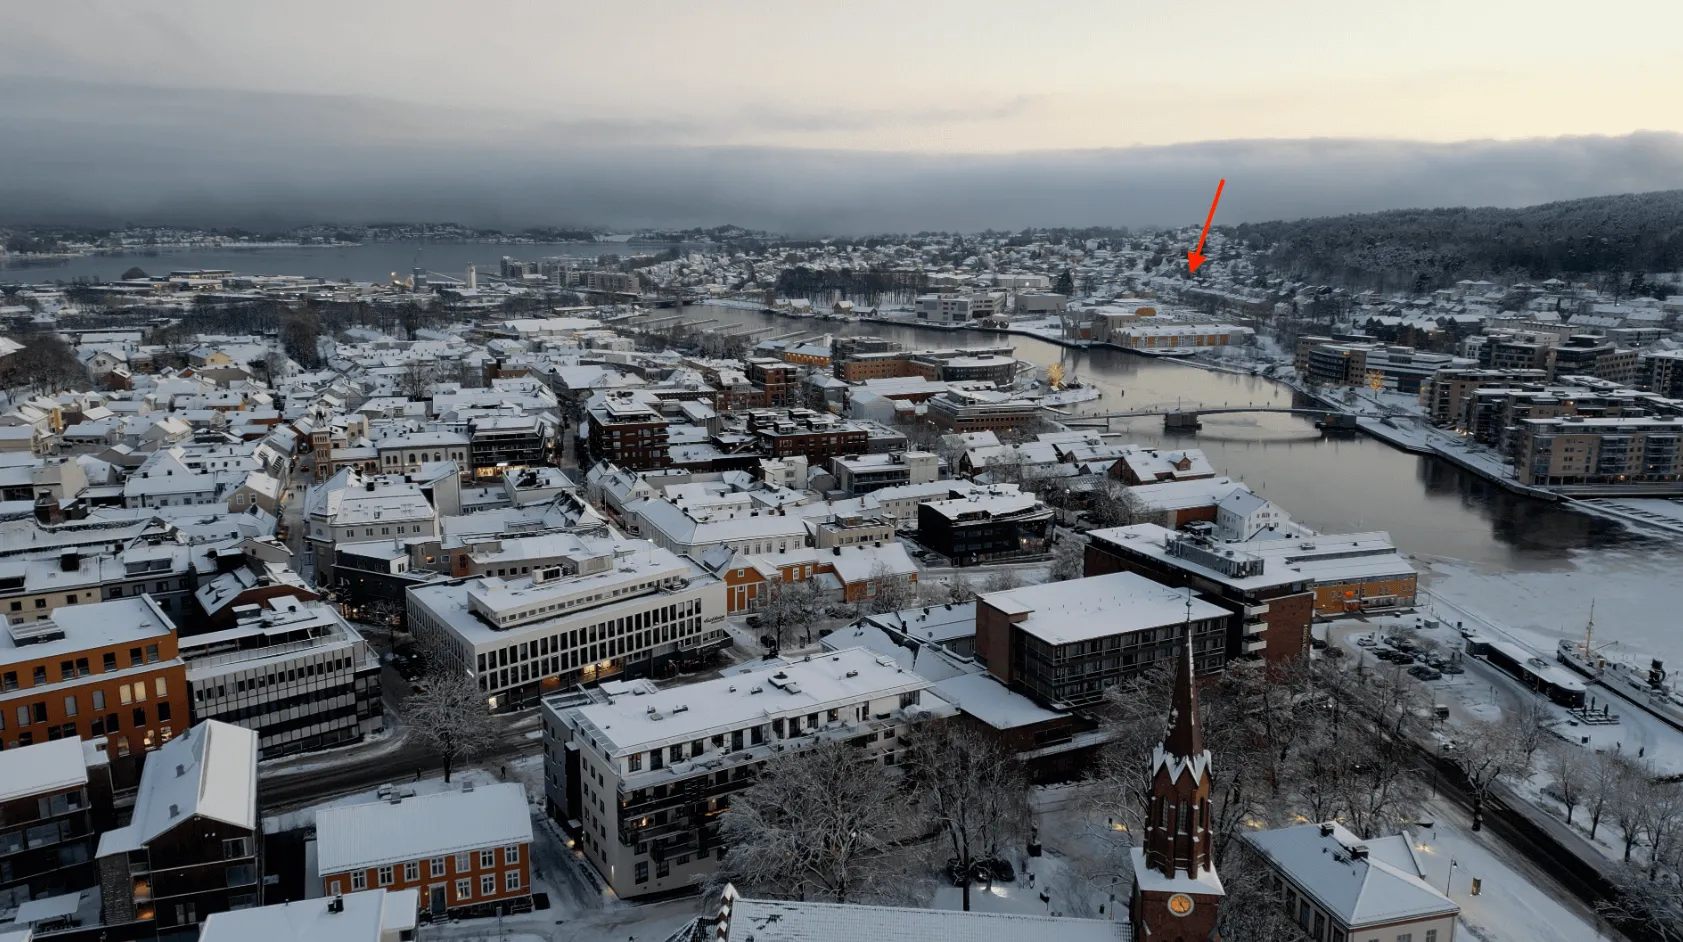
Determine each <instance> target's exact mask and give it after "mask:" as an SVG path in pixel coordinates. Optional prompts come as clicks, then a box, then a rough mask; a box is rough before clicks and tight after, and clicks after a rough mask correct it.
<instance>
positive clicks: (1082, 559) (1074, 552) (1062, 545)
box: [1052, 537, 1087, 582]
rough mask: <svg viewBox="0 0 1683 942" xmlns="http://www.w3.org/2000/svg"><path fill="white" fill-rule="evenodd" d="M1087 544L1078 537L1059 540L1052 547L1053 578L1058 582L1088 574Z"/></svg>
mask: <svg viewBox="0 0 1683 942" xmlns="http://www.w3.org/2000/svg"><path fill="white" fill-rule="evenodd" d="M1086 554H1087V544H1086V543H1085V542H1084V541H1082V540H1081V539H1078V538H1069V537H1066V538H1065V539H1062V540H1059V541H1058V545H1057V546H1054V547H1052V578H1053V579H1054V580H1056V581H1058V582H1062V581H1064V580H1066V579H1079V578H1081V577H1082V576H1083V575H1085V574H1086V568H1087V559H1086Z"/></svg>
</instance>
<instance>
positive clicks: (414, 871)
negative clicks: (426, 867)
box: [403, 860, 421, 883]
mask: <svg viewBox="0 0 1683 942" xmlns="http://www.w3.org/2000/svg"><path fill="white" fill-rule="evenodd" d="M420 878H421V864H420V861H416V860H411V861H409V862H408V863H406V864H404V865H403V879H404V880H405V881H407V882H409V883H414V882H415V881H416V880H419V879H420Z"/></svg>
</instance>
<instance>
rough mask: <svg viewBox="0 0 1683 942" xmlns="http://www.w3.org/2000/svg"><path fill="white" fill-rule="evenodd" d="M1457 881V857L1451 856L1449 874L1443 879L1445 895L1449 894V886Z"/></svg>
mask: <svg viewBox="0 0 1683 942" xmlns="http://www.w3.org/2000/svg"><path fill="white" fill-rule="evenodd" d="M1454 882H1455V858H1454V857H1451V858H1449V876H1448V877H1447V878H1446V879H1445V880H1444V881H1443V895H1445V896H1448V895H1449V887H1450V885H1451V884H1453V883H1454Z"/></svg>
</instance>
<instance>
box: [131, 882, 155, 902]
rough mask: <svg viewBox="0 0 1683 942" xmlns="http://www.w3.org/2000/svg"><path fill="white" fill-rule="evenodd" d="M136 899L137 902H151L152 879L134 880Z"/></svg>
mask: <svg viewBox="0 0 1683 942" xmlns="http://www.w3.org/2000/svg"><path fill="white" fill-rule="evenodd" d="M134 901H135V902H136V903H150V902H151V901H152V881H151V880H136V881H134Z"/></svg>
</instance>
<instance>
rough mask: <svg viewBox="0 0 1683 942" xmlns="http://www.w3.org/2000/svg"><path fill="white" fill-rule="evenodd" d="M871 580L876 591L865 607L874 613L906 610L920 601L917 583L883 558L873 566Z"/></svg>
mask: <svg viewBox="0 0 1683 942" xmlns="http://www.w3.org/2000/svg"><path fill="white" fill-rule="evenodd" d="M869 578H870V582H871V586H872V587H873V589H874V591H873V592H872V594H871V597H870V598H869V599H867V600H866V601H865V607H866V609H868V610H869V611H870V612H871V614H873V615H880V614H883V613H885V612H900V611H904V610H906V609H908V608H911V607H912V606H914V605H916V604H917V602H918V589H917V583H916V582H913V581H912V580H911V577H909V576H903V575H900V574H899V573H896V572H894V571H893V570H891V569H889V568H888V564H887V563H884V562H883V561H882V560H880V559H879V560H877V562H876V563H875V564H874V565H873V566H871V573H870V576H869Z"/></svg>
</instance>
